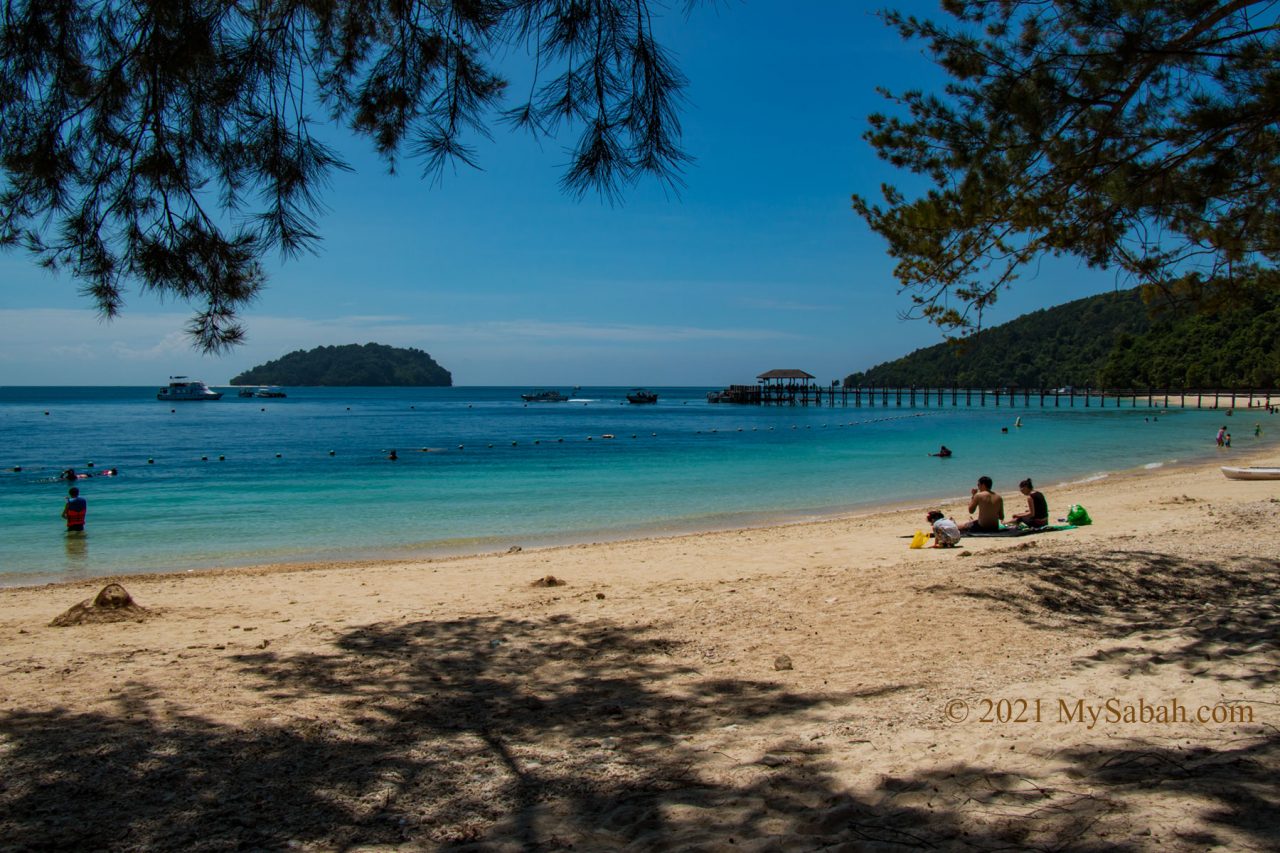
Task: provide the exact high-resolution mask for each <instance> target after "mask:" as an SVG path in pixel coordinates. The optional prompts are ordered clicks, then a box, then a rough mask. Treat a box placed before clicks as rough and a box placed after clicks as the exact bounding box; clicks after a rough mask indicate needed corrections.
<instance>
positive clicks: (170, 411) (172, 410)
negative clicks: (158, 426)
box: [169, 409, 178, 415]
mask: <svg viewBox="0 0 1280 853" xmlns="http://www.w3.org/2000/svg"><path fill="white" fill-rule="evenodd" d="M176 411H178V410H177V409H170V410H169V414H171V415H172V414H173V413H174V412H176Z"/></svg>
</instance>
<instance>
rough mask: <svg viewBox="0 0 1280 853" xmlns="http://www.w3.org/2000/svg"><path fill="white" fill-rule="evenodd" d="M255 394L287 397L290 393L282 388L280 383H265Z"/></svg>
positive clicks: (257, 395) (256, 395)
mask: <svg viewBox="0 0 1280 853" xmlns="http://www.w3.org/2000/svg"><path fill="white" fill-rule="evenodd" d="M253 396H255V397H287V396H289V395H288V394H285V393H284V389H283V388H281V387H280V386H279V385H263V386H262V387H261V388H259V389H258V390H257V391H255V392H254V394H253Z"/></svg>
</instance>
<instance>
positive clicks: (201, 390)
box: [156, 376, 222, 403]
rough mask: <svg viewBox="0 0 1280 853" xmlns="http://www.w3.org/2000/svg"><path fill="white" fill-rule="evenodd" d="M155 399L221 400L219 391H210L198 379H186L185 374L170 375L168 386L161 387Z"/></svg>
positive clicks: (181, 400) (173, 401) (186, 400)
mask: <svg viewBox="0 0 1280 853" xmlns="http://www.w3.org/2000/svg"><path fill="white" fill-rule="evenodd" d="M156 399H157V400H165V401H167V402H171V403H176V402H199V401H202V400H221V399H222V392H221V391H211V390H210V389H209V386H208V385H205V384H204V383H203V382H201V381H200V380H199V379H188V378H187V377H185V376H170V377H169V387H168V388H161V389H160V392H159V393H158V394H156Z"/></svg>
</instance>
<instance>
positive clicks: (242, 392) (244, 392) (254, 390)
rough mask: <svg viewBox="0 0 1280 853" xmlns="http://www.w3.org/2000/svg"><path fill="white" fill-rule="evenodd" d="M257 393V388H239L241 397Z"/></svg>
mask: <svg viewBox="0 0 1280 853" xmlns="http://www.w3.org/2000/svg"><path fill="white" fill-rule="evenodd" d="M257 393H258V389H257V388H241V389H240V396H241V397H252V396H253V395H254V394H257Z"/></svg>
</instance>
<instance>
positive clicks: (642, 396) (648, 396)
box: [627, 388, 658, 406]
mask: <svg viewBox="0 0 1280 853" xmlns="http://www.w3.org/2000/svg"><path fill="white" fill-rule="evenodd" d="M627 402H629V403H634V404H636V405H637V406H639V405H644V404H646V403H656V402H658V395H657V394H655V393H654V392H652V391H649V390H646V389H644V388H632V389H631V391H630V392H629V393H628V394H627Z"/></svg>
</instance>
